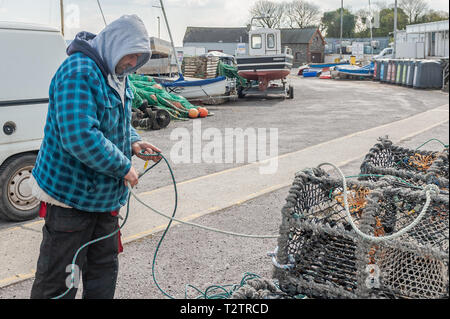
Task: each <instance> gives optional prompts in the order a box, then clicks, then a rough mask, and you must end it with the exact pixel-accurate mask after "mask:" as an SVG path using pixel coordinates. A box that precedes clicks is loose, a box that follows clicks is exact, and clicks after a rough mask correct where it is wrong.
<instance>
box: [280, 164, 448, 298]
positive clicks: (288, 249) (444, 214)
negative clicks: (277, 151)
mask: <svg viewBox="0 0 450 319" xmlns="http://www.w3.org/2000/svg"><path fill="white" fill-rule="evenodd" d="M347 194H348V202H349V206H350V208H349V213H350V215H351V217H352V219H353V222H354V224H355V227H357V229H359V230H360V231H361V232H362V233H363V234H366V235H368V236H371V237H374V238H379V237H384V236H389V235H392V234H396V233H397V232H399V231H401V230H402V229H404V228H405V227H407V226H408V225H410V224H411V223H412V222H413V221H414V220H415V219H416V217H417V215H418V214H419V212H420V211H421V210H422V208H423V207H424V204H425V202H426V195H425V194H424V192H423V191H416V190H412V189H409V188H394V187H392V186H391V185H389V184H388V183H387V182H385V181H383V182H378V183H373V182H363V181H348V183H347ZM432 199H433V200H432V202H431V204H430V206H429V208H428V210H427V214H426V215H425V216H424V217H423V218H422V219H421V220H420V222H419V223H418V224H417V225H416V226H414V227H413V228H412V229H411V230H410V231H408V232H406V233H403V234H402V235H401V236H400V237H397V238H394V239H389V240H385V241H380V242H378V241H373V239H372V238H363V237H362V236H361V235H360V234H358V233H357V232H356V231H355V230H354V228H353V227H352V226H351V224H350V223H349V222H348V219H347V214H346V211H345V209H344V203H343V187H342V181H340V180H337V179H333V178H330V177H329V176H328V175H327V174H326V172H325V171H323V170H321V169H314V170H310V171H303V172H300V173H298V174H297V175H296V176H295V180H294V183H293V185H292V187H291V189H290V191H289V195H288V197H287V199H286V204H285V206H284V207H283V209H282V224H281V226H280V237H279V239H278V251H277V263H278V264H277V265H276V266H275V267H274V276H273V277H274V278H275V279H277V280H278V281H279V286H280V289H281V290H282V291H283V292H285V293H287V294H288V295H291V296H295V295H298V294H302V295H306V296H308V297H310V298H448V295H449V293H448V275H447V274H448V239H449V238H448V230H449V229H448V220H449V218H448V197H446V196H440V195H433V196H432Z"/></svg>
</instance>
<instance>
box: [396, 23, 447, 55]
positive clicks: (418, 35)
mask: <svg viewBox="0 0 450 319" xmlns="http://www.w3.org/2000/svg"><path fill="white" fill-rule="evenodd" d="M448 33H449V20H444V21H437V22H430V23H421V24H413V25H408V26H406V30H405V31H398V32H397V54H396V57H397V58H419V59H420V58H429V57H448V56H449V41H448V38H449V35H448Z"/></svg>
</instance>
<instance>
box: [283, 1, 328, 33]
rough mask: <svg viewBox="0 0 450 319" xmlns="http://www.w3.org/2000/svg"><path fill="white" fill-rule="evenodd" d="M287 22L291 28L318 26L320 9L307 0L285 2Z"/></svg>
mask: <svg viewBox="0 0 450 319" xmlns="http://www.w3.org/2000/svg"><path fill="white" fill-rule="evenodd" d="M284 12H285V19H284V20H285V23H286V25H287V26H289V27H291V28H305V27H309V26H317V25H319V23H320V9H319V7H318V6H317V5H315V4H312V3H310V2H308V1H305V0H294V1H291V2H288V3H286V4H285V7H284Z"/></svg>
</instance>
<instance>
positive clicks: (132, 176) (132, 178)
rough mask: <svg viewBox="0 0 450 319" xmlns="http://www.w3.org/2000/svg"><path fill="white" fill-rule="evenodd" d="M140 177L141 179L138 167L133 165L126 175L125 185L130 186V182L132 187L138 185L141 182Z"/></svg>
mask: <svg viewBox="0 0 450 319" xmlns="http://www.w3.org/2000/svg"><path fill="white" fill-rule="evenodd" d="M138 179H139V175H138V173H137V171H136V169H135V168H134V167H133V166H131V168H130V170H129V171H128V173H127V175H125V177H124V183H125V186H127V187H128V184H131V187H134V186H136V185H137V184H138V182H139V180H138Z"/></svg>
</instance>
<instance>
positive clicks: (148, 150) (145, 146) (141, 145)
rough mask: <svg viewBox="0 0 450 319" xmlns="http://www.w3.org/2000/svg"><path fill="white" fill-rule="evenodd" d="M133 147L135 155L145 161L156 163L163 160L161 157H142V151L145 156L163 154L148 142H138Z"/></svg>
mask: <svg viewBox="0 0 450 319" xmlns="http://www.w3.org/2000/svg"><path fill="white" fill-rule="evenodd" d="M131 147H132V149H133V154H134V155H136V156H137V157H139V158H140V159H142V160H144V161H149V160H150V161H153V162H155V163H156V162H158V161H160V160H161V159H162V157H161V156H143V155H141V152H142V151H144V153H145V154H149V155H150V154H156V153H159V154H160V153H161V150H160V149H159V148H157V147H155V146H153V145H152V144H150V143H148V142H142V141H140V142H136V143H134V144H133V145H132V146H131Z"/></svg>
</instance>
